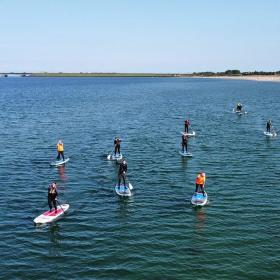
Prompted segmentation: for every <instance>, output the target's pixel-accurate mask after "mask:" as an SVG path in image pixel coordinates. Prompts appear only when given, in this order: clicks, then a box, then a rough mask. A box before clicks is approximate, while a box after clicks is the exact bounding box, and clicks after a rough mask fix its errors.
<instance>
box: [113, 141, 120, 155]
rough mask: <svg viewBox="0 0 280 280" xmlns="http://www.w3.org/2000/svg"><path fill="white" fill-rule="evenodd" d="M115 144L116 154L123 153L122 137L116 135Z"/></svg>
mask: <svg viewBox="0 0 280 280" xmlns="http://www.w3.org/2000/svg"><path fill="white" fill-rule="evenodd" d="M114 146H115V150H114V154H115V155H116V154H117V153H118V154H120V153H121V151H120V150H121V139H120V138H118V137H115V140H114Z"/></svg>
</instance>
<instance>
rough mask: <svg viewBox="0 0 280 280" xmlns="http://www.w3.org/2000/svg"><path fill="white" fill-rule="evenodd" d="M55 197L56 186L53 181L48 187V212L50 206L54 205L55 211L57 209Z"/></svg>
mask: <svg viewBox="0 0 280 280" xmlns="http://www.w3.org/2000/svg"><path fill="white" fill-rule="evenodd" d="M56 198H57V187H56V183H55V182H53V183H51V184H50V186H49V188H48V204H49V207H50V212H51V211H52V206H53V207H54V209H55V212H56V211H57V207H56Z"/></svg>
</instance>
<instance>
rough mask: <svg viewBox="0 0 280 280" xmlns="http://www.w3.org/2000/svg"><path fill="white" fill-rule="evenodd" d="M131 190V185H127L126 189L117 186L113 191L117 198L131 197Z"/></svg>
mask: <svg viewBox="0 0 280 280" xmlns="http://www.w3.org/2000/svg"><path fill="white" fill-rule="evenodd" d="M132 189H133V186H132V185H131V183H129V184H128V187H127V186H124V185H123V184H121V185H120V187H119V185H116V186H115V191H116V193H117V194H118V195H119V196H125V197H128V196H131V195H132V192H131V190H132Z"/></svg>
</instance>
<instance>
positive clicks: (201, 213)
mask: <svg viewBox="0 0 280 280" xmlns="http://www.w3.org/2000/svg"><path fill="white" fill-rule="evenodd" d="M193 209H194V213H195V216H196V221H195V228H196V230H198V231H203V230H204V227H205V220H206V211H205V208H204V207H194V208H193Z"/></svg>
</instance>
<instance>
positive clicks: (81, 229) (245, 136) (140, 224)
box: [0, 78, 280, 280]
mask: <svg viewBox="0 0 280 280" xmlns="http://www.w3.org/2000/svg"><path fill="white" fill-rule="evenodd" d="M237 102H242V103H243V105H245V109H246V111H248V114H247V115H245V116H238V115H236V114H234V113H233V112H232V108H233V106H235V104H236V103H237ZM279 103H280V83H270V82H267V83H264V82H253V81H231V80H220V79H217V80H215V79H182V78H178V79H177V78H1V79H0V105H1V110H0V119H1V122H0V131H1V137H0V147H1V149H0V170H1V172H0V182H1V188H0V196H1V213H2V220H1V223H0V250H1V258H0V266H1V270H0V279H208V280H210V279H280V269H279V268H280V257H279V256H280V245H279V241H280V234H279V224H280V218H279V210H280V209H279V204H278V200H279V194H280V191H279V175H280V163H279V148H280V142H279V139H280V138H279V137H280V136H279V137H276V138H274V139H272V138H266V137H265V136H264V134H263V130H264V129H265V123H266V121H267V120H268V119H269V118H271V119H272V122H273V125H274V127H275V128H276V129H277V128H279V127H280V115H279V108H280V104H279ZM186 116H188V117H189V118H190V120H191V124H192V128H193V129H194V130H195V131H196V133H197V136H196V137H195V138H192V139H191V140H190V141H189V149H190V151H191V152H192V154H193V158H183V157H181V156H180V155H179V153H178V151H179V149H180V141H181V134H180V131H182V129H183V124H184V120H185V118H186ZM115 136H119V137H121V138H122V139H123V142H122V153H123V155H124V156H125V157H126V159H127V162H128V177H129V180H130V181H131V183H132V184H133V186H134V190H133V196H132V197H130V198H127V199H121V198H119V197H118V196H117V195H116V194H115V192H114V186H115V184H116V181H117V166H116V164H115V163H113V162H109V161H108V160H107V159H106V156H107V155H108V153H110V152H111V151H112V148H113V140H114V137H115ZM59 139H62V140H63V142H64V146H65V155H66V156H69V157H70V161H69V162H68V163H67V164H66V166H65V167H61V168H50V167H49V162H50V161H52V160H54V158H55V156H56V143H57V141H58V140H59ZM201 170H202V171H205V172H206V176H207V180H206V190H207V193H208V198H209V201H210V203H209V205H208V206H206V207H203V208H200V209H195V208H192V207H191V205H190V199H191V196H192V193H193V191H194V187H195V186H194V181H195V177H196V174H197V172H199V171H201ZM52 180H56V181H57V183H58V187H59V189H58V190H59V201H60V203H69V204H70V209H69V213H68V214H67V215H66V216H65V217H63V219H61V220H59V221H57V222H56V223H54V224H52V225H48V226H43V227H35V226H34V225H33V219H34V218H35V217H36V216H38V215H39V214H41V213H42V212H43V211H45V210H47V209H48V207H47V187H48V184H49V183H50V182H51V181H52Z"/></svg>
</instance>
